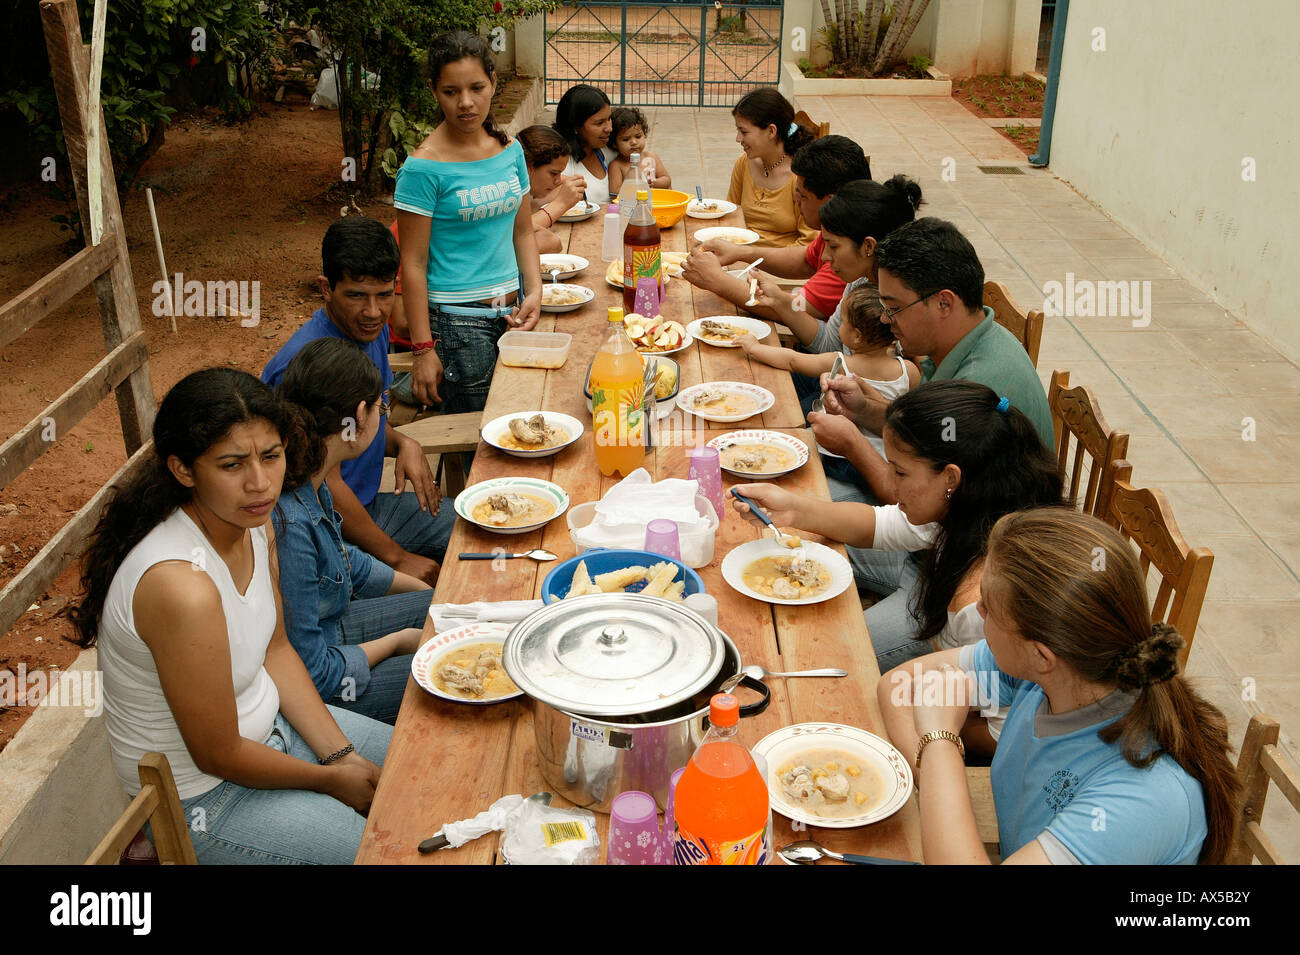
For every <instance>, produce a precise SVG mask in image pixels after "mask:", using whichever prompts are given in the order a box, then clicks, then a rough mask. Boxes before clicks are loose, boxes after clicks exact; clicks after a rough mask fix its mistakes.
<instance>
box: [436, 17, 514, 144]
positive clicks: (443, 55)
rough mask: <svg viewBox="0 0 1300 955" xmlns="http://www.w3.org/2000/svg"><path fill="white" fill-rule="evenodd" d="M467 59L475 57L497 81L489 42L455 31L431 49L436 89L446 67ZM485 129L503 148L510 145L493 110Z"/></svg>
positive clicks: (485, 123)
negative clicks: (494, 117) (498, 124)
mask: <svg viewBox="0 0 1300 955" xmlns="http://www.w3.org/2000/svg"><path fill="white" fill-rule="evenodd" d="M467 57H474V58H475V59H476V60H478V61H479V63H481V64H482V66H483V72H484V73H486V74H487V78H488V79H489V80H495V79H496V75H497V65H496V62H495V61H494V60H493V59H492V51H491V49H489V48H488V45H487V42H486V41H485V40H483V38H482V37H478V36H475V35H474V34H473V33H466V32H465V31H464V30H455V31H453V32H451V33H444V34H443V35H442V36H440V37H438V39H436V40H434V41H433V46H431V47H429V78H430V79H431V80H433V85H434V87H435V88H436V87H437V85H438V80H439V78H440V77H441V76H442V68H443V67H444V66H446V65H447V64H448V63H455V62H456V61H457V60H463V59H466V58H467ZM483 128H484V129H485V130H487V131H488V133H489V134H490V135H491V136H492V137H493V138H494V139H496V141H497V142H499V143H500V144H501V145H502V146H506V145H508V144H509V143H510V137H509V136H507V135H506V131H505V130H504V129H501V128H500V127H499V126H497V121H496V120H495V119H493V118H492V110H491V108H489V109H488V114H487V116H485V117H484V119H483Z"/></svg>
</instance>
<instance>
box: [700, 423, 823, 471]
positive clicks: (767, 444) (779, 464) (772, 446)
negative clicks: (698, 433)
mask: <svg viewBox="0 0 1300 955" xmlns="http://www.w3.org/2000/svg"><path fill="white" fill-rule="evenodd" d="M708 447H710V448H716V449H717V451H718V459H719V461H720V463H721V465H722V470H724V471H726V472H727V473H728V474H734V475H736V477H741V478H753V479H755V480H767V479H769V478H778V477H780V476H781V475H783V474H789V473H790V472H791V471H794V470H796V469H798V468H801V467H803V466H804V465H805V464H807V463H808V446H807V445H806V444H804V443H803V442H802V441H800V440H799V439H798V438H795V437H792V436H791V435H788V434H782V433H781V432H780V431H763V430H760V429H755V430H752V431H728V432H727V433H726V434H722V435H719V436H718V437H716V438H714V439H713V440H712V441H710V442H709V443H708Z"/></svg>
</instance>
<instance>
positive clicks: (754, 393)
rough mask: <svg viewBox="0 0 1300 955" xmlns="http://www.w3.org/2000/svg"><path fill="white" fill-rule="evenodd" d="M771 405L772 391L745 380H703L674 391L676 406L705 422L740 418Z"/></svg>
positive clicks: (742, 419)
mask: <svg viewBox="0 0 1300 955" xmlns="http://www.w3.org/2000/svg"><path fill="white" fill-rule="evenodd" d="M774 404H776V396H775V395H774V394H772V392H770V391H768V390H767V389H766V388H760V387H759V386H758V385H753V384H750V383H749V382H747V381H706V382H702V383H700V384H698V385H691V387H689V388H685V389H683V390H682V391H679V392H678V393H677V407H679V408H681V409H682V410H683V411H688V412H690V413H691V414H693V415H697V416H699V417H701V418H703V419H704V420H705V421H720V422H723V423H732V422H736V421H744V420H745V419H746V418H752V417H754V415H757V414H762V413H763V412H764V411H766V410H767V409H768V408H770V407H772V405H774Z"/></svg>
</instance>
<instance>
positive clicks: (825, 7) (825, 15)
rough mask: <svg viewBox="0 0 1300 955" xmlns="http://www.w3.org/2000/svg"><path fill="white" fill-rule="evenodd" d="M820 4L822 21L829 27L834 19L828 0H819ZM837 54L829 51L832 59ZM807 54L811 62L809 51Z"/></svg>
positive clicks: (810, 51)
mask: <svg viewBox="0 0 1300 955" xmlns="http://www.w3.org/2000/svg"><path fill="white" fill-rule="evenodd" d="M821 4H822V19H823V20H825V21H826V25H827V26H828V27H829V26H830V25H831V24H833V23H834V22H835V18H834V17H833V16H831V4H830V0H821ZM838 52H839V51H838V50H831V56H832V57H834V56H836V55H837V54H838ZM808 54H809V56H808V58H809V59H810V60H811V59H812V50H811V49H810V50H809V51H808Z"/></svg>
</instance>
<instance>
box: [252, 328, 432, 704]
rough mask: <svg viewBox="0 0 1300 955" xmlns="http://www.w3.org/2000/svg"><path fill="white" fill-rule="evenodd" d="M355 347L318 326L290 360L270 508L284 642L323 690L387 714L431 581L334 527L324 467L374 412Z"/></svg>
mask: <svg viewBox="0 0 1300 955" xmlns="http://www.w3.org/2000/svg"><path fill="white" fill-rule="evenodd" d="M383 386H384V383H383V379H382V378H381V377H380V375H379V369H377V368H376V367H375V364H374V362H372V361H371V360H370V359H369V358H367V357H366V354H365V352H363V351H361V349H359V348H357V347H356V346H355V345H353V344H352V343H351V342H346V341H344V340H343V339H341V338H318V339H316V340H315V341H313V342H310V343H308V344H307V345H305V346H304V347H303V349H302V350H301V351H300V352H298V354H297V355H295V356H294V358H293V360H292V361H291V362H289V367H288V368H286V369H285V372H284V378H283V379H282V380H281V382H280V387H279V389H278V390H279V395H280V398H281V399H282V400H283V401H284V403H285V406H286V410H287V411H288V412H289V413H290V414H292V415H293V417H294V418H295V419H296V424H297V425H298V427H299V429H300V430H299V431H298V432H297V433H296V434H295V437H298V436H299V435H300V436H301V438H302V440H301V442H296V443H301V445H302V447H303V451H302V453H301V454H299V455H297V456H296V457H297V458H298V460H297V461H296V462H295V464H296V466H295V467H294V468H293V473H290V474H289V475H287V476H286V478H285V482H284V490H283V492H282V493H281V494H280V504H279V507H277V508H276V510H275V513H274V515H273V523H274V526H275V537H276V544H277V546H278V549H279V553H280V595H281V597H282V599H283V600H284V616H285V629H286V630H287V631H288V634H289V642H290V643H292V644H293V648H294V649H295V650H297V651H298V655H299V656H300V657H302V662H303V664H304V665H306V667H307V672H308V673H309V674H310V675H311V678H312V682H313V683H314V684H315V685H316V690H317V691H318V692H319V693H320V695H321V699H323V700H325V701H326V702H328V703H330V704H331V705H333V706H338V707H341V708H343V709H347V710H353V711H355V712H357V713H362V714H364V715H365V716H369V717H371V718H372V719H376V720H380V721H381V722H384V723H388V724H389V725H392V724H393V723H395V722H396V721H397V711H398V710H399V709H400V708H401V705H402V696H403V694H405V692H406V682H407V679H408V678H409V677H410V675H411V655H412V654H413V653H415V651H416V650H417V649H419V646H420V637H421V634H422V632H423V631H422V630H421V627H422V626H423V624H424V617H425V614H426V613H427V612H428V610H429V601H430V600H431V599H432V596H433V594H432V591H431V590H430V589H429V585H428V584H426V583H425V582H424V581H422V580H419V579H417V578H415V577H411V576H409V575H407V574H403V573H400V572H395V571H394V570H393V569H392V568H391V567H389V566H388V565H387V564H384V563H382V562H381V561H378V560H376V559H374V558H373V557H371V556H370V555H369V554H367V553H366V552H365V551H363V550H360V549H358V548H356V547H354V546H352V545H351V544H349V543H347V542H346V541H344V539H343V529H342V521H341V519H340V518H339V516H338V514H337V513H335V511H334V499H333V498H332V497H331V496H330V490H329V485H327V484H326V483H325V476H326V475H327V474H329V473H330V472H331V471H333V470H334V469H335V468H337V467H338V466H339V465H340V464H342V463H343V462H344V461H350V460H352V459H353V458H356V457H357V456H358V455H360V454H361V453H362V452H364V451H365V449H366V446H367V445H368V444H369V443H370V440H371V439H372V438H373V437H374V434H375V429H376V428H378V426H379V419H380V416H381V415H382V414H383V413H384V409H383V407H382V404H381V395H382V394H383Z"/></svg>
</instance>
